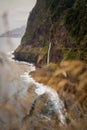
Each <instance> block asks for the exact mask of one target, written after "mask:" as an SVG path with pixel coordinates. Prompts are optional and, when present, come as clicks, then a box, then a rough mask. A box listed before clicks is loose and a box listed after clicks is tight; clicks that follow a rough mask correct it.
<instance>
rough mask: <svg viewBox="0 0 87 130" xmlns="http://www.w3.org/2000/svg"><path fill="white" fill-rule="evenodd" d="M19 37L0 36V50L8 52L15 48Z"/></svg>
mask: <svg viewBox="0 0 87 130" xmlns="http://www.w3.org/2000/svg"><path fill="white" fill-rule="evenodd" d="M20 42H21V38H8V37H0V52H4V53H8V52H11V51H13V50H14V49H16V48H17V46H18V45H19V44H20Z"/></svg>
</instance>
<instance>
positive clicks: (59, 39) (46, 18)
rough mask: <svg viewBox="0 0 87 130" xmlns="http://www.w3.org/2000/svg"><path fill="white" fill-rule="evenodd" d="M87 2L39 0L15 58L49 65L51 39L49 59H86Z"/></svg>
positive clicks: (31, 14) (52, 60)
mask: <svg viewBox="0 0 87 130" xmlns="http://www.w3.org/2000/svg"><path fill="white" fill-rule="evenodd" d="M86 4H87V2H86V1H85V0H84V1H83V3H82V2H81V1H80V2H79V1H78V0H66V1H64V0H53V1H51V0H49V1H46V0H37V3H36V5H35V7H34V8H33V10H32V11H31V13H30V16H29V19H28V22H27V28H26V32H25V34H24V36H23V38H22V41H21V45H20V46H19V47H18V48H17V49H16V50H15V53H14V54H15V58H16V59H18V60H24V61H28V62H32V63H35V64H36V65H43V64H46V61H47V53H48V47H49V43H50V42H51V43H52V48H51V50H50V62H55V63H58V62H60V61H61V60H62V59H64V60H70V59H71V60H74V59H76V60H84V61H87V30H86V29H85V27H86V26H87V25H86V23H87V19H86V12H87V11H86V10H87V9H86V7H85V5H86ZM78 14H79V15H78Z"/></svg>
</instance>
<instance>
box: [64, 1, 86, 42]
mask: <svg viewBox="0 0 87 130" xmlns="http://www.w3.org/2000/svg"><path fill="white" fill-rule="evenodd" d="M65 23H66V27H67V29H68V31H69V32H70V34H71V35H72V36H73V37H75V39H76V40H77V41H81V40H83V39H84V37H85V35H86V34H87V1H86V0H76V1H75V4H74V5H73V6H72V7H71V8H70V9H68V11H67V15H66V22H65Z"/></svg>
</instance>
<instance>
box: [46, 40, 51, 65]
mask: <svg viewBox="0 0 87 130" xmlns="http://www.w3.org/2000/svg"><path fill="white" fill-rule="evenodd" d="M50 49H51V42H50V43H49V48H48V54H47V64H49V62H50Z"/></svg>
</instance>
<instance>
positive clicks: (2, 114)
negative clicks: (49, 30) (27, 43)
mask: <svg viewBox="0 0 87 130" xmlns="http://www.w3.org/2000/svg"><path fill="white" fill-rule="evenodd" d="M11 58H12V57H11V55H10V53H9V54H8V55H5V54H4V53H1V54H0V73H1V74H0V130H4V129H5V130H9V129H12V130H13V129H18V130H21V129H23V130H27V129H29V130H33V129H34V127H37V129H38V130H39V127H38V125H40V126H41V125H42V127H41V128H40V129H41V130H42V129H43V128H47V129H49V128H48V126H47V124H48V122H49V124H50V125H51V127H53V129H54V126H55V124H56V121H57V120H59V122H60V124H62V125H65V117H64V106H63V102H62V101H61V100H60V98H59V96H58V94H57V92H56V91H55V90H53V89H51V88H49V87H48V86H46V85H43V84H40V83H38V82H36V81H35V80H34V79H33V78H32V77H31V75H29V73H30V72H31V71H34V70H35V67H34V66H33V65H32V64H28V63H25V62H19V61H14V60H12V59H11ZM38 103H39V104H38ZM42 104H43V105H42ZM36 106H37V107H36ZM34 111H36V112H34ZM43 111H44V112H43ZM31 113H33V114H31ZM37 116H39V119H40V118H41V119H42V122H44V123H45V125H44V126H43V123H40V122H39V119H38V117H37ZM26 117H28V118H26ZM55 117H56V118H57V120H55V119H54V118H55ZM24 120H27V121H28V124H27V122H26V121H24ZM31 120H33V125H31ZM53 121H54V122H55V123H54V122H53ZM25 122H26V123H25ZM37 122H38V124H37ZM52 125H53V126H52ZM58 125H59V124H58ZM25 127H26V128H25Z"/></svg>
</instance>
